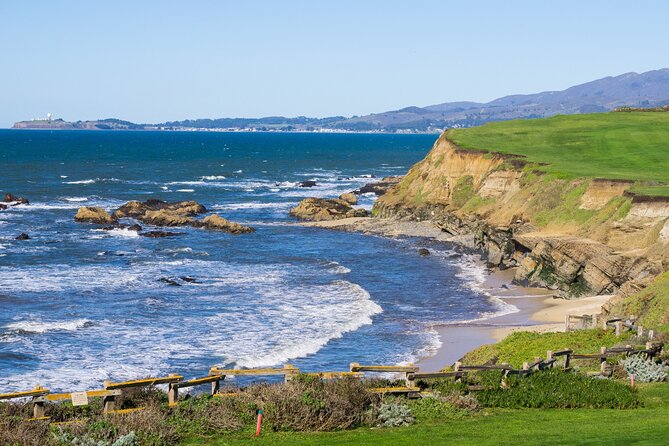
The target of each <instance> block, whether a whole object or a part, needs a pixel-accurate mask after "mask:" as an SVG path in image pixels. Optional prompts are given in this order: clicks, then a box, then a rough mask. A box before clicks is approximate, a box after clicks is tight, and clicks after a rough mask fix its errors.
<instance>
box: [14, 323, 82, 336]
mask: <svg viewBox="0 0 669 446" xmlns="http://www.w3.org/2000/svg"><path fill="white" fill-rule="evenodd" d="M92 324H93V322H92V321H90V320H89V319H73V320H70V321H50V322H49V321H42V320H38V319H29V320H24V321H17V322H12V323H11V324H7V325H5V328H6V329H8V330H11V331H15V332H20V333H36V334H42V333H46V332H48V331H74V330H79V329H81V328H85V327H89V326H91V325H92Z"/></svg>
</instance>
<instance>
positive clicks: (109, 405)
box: [102, 379, 116, 413]
mask: <svg viewBox="0 0 669 446" xmlns="http://www.w3.org/2000/svg"><path fill="white" fill-rule="evenodd" d="M109 384H111V381H110V380H108V379H106V380H105V382H104V387H105V389H106V388H107V386H108V385H109ZM115 409H116V396H114V395H106V396H105V397H104V398H103V399H102V412H103V413H108V412H111V411H112V410H115Z"/></svg>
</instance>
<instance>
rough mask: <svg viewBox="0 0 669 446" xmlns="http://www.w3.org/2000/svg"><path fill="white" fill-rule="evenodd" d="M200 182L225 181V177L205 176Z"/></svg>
mask: <svg viewBox="0 0 669 446" xmlns="http://www.w3.org/2000/svg"><path fill="white" fill-rule="evenodd" d="M202 180H209V181H211V180H225V176H223V175H206V176H203V177H202Z"/></svg>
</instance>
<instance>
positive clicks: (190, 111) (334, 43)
mask: <svg viewBox="0 0 669 446" xmlns="http://www.w3.org/2000/svg"><path fill="white" fill-rule="evenodd" d="M668 19H669V1H666V0H658V1H652V0H636V1H616V0H608V1H600V0H587V1H586V0H580V1H570V0H561V1H559V2H558V1H552V2H549V1H541V2H539V1H536V0H535V1H513V0H509V1H474V0H472V1H460V2H448V1H420V0H413V1H392V0H385V1H375V0H365V1H363V0H357V1H346V0H340V1H281V0H275V1H241V0H240V1H196V0H191V1H178V2H177V1H169V0H162V1H123V0H115V1H113V2H102V1H95V0H87V1H67V0H63V1H55V0H52V1H48V2H46V1H37V0H32V1H18V0H0V127H8V126H10V125H11V124H12V123H13V122H14V121H17V120H22V119H30V118H32V117H38V116H45V115H46V113H49V112H50V113H52V114H53V115H54V116H57V117H62V118H64V119H67V120H77V119H96V118H106V117H118V118H122V119H128V120H131V121H135V122H159V121H165V120H173V119H185V118H198V117H256V116H267V115H284V116H296V115H307V116H330V115H346V116H350V115H354V114H355V115H361V114H367V113H370V112H378V111H386V110H392V109H397V108H401V107H405V106H409V105H419V106H424V105H430V104H436V103H441V102H447V101H455V100H475V101H488V100H491V99H494V98H496V97H499V96H503V95H507V94H512V93H533V92H537V91H544V90H560V89H563V88H566V87H569V86H571V85H574V84H577V83H582V82H586V81H590V80H594V79H596V78H600V77H604V76H608V75H617V74H622V73H625V72H629V71H636V72H643V71H648V70H652V69H657V68H664V67H669V49H668V48H667V43H669V37H668V36H667V20H668Z"/></svg>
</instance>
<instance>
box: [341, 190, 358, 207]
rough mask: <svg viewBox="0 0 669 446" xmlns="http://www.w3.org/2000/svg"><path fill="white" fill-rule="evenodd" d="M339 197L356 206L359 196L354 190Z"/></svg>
mask: <svg viewBox="0 0 669 446" xmlns="http://www.w3.org/2000/svg"><path fill="white" fill-rule="evenodd" d="M339 199H340V200H343V201H345V202H347V203H348V204H350V205H351V206H355V205H356V204H358V197H357V196H356V195H355V194H354V193H353V192H346V193H344V194H341V195H340V196H339Z"/></svg>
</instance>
